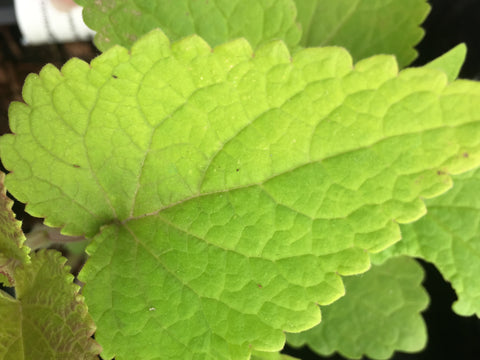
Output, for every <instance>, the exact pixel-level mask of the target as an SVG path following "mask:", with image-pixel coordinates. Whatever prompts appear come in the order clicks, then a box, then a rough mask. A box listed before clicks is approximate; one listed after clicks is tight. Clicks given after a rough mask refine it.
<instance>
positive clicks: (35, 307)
mask: <svg viewBox="0 0 480 360" xmlns="http://www.w3.org/2000/svg"><path fill="white" fill-rule="evenodd" d="M65 261H66V259H64V258H62V257H61V256H60V253H58V252H56V251H41V252H39V253H36V254H33V255H32V259H31V262H30V263H28V264H25V265H24V266H19V267H17V268H16V271H15V280H16V287H15V290H16V295H17V297H16V299H15V298H12V297H11V296H10V295H8V294H6V293H4V292H3V291H0V318H1V319H2V326H1V330H0V359H5V360H10V359H15V360H23V359H25V360H29V359H58V360H63V359H85V360H86V359H96V358H97V356H96V355H97V354H98V353H99V352H100V347H99V346H98V344H97V343H95V341H94V340H93V339H92V338H91V335H92V334H93V332H94V331H95V326H94V324H93V322H92V320H91V318H90V316H89V315H88V313H87V308H86V306H85V305H84V304H83V299H82V297H81V296H80V295H78V285H74V284H72V278H73V277H72V275H70V274H69V272H68V268H65V267H63V264H64V263H65Z"/></svg>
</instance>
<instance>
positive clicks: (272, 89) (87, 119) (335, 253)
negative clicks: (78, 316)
mask: <svg viewBox="0 0 480 360" xmlns="http://www.w3.org/2000/svg"><path fill="white" fill-rule="evenodd" d="M23 94H24V100H25V102H26V104H21V103H15V104H13V105H12V107H11V110H10V117H11V123H10V126H11V129H12V131H13V132H14V133H15V135H6V136H4V137H2V138H1V141H0V151H1V156H2V161H3V163H4V165H5V166H6V167H7V168H8V169H11V170H13V171H12V172H11V173H10V174H9V175H8V176H7V186H8V188H9V191H11V192H12V193H13V194H14V196H16V197H17V198H18V199H20V200H21V201H24V202H27V207H26V208H27V210H28V211H29V212H30V213H32V214H34V215H36V216H41V217H46V220H45V221H46V223H47V224H49V225H51V226H64V229H63V231H64V232H65V233H68V234H72V235H80V234H82V233H84V232H85V233H86V234H87V235H88V236H90V237H93V241H92V244H91V245H90V247H89V249H88V252H89V253H90V255H91V257H90V259H89V260H88V262H87V264H86V265H85V267H84V269H83V270H82V273H81V279H82V280H83V281H85V282H86V283H87V285H86V286H85V288H84V294H85V296H86V299H87V303H88V306H89V309H90V312H91V314H92V316H93V318H94V320H95V322H96V324H97V327H98V331H97V334H96V339H97V340H98V341H99V342H100V343H101V344H102V346H103V348H104V352H103V354H102V356H104V357H105V358H111V357H113V356H115V355H117V356H118V357H120V358H121V357H123V356H127V355H128V354H131V353H135V354H138V357H139V358H151V357H153V356H155V354H162V356H163V357H164V358H175V359H178V358H191V357H192V356H193V354H195V355H196V356H198V357H199V358H214V359H232V358H233V359H247V358H248V356H249V354H250V352H251V350H260V351H271V352H273V351H278V350H280V349H281V348H282V347H283V345H284V340H285V335H284V331H289V332H298V331H302V330H305V329H307V328H310V327H312V326H314V325H316V324H317V323H318V322H319V321H320V311H319V309H318V306H317V305H318V304H320V305H326V304H330V303H332V302H333V301H335V300H336V299H337V298H339V297H340V296H341V295H342V294H343V284H342V282H341V278H340V276H339V275H351V274H357V273H361V272H364V271H366V270H367V269H368V268H369V266H370V263H369V254H368V253H369V252H372V251H373V252H376V251H380V250H382V249H384V248H386V247H387V246H389V245H391V244H393V243H394V242H396V241H397V240H399V238H400V232H399V226H398V223H404V222H410V221H413V220H415V219H417V218H418V217H420V216H422V215H423V214H424V213H425V207H424V203H423V201H422V200H421V198H426V197H432V196H435V195H438V194H440V193H442V192H444V191H445V190H447V189H448V188H449V187H450V186H451V179H450V176H449V175H448V174H449V173H458V172H462V171H464V170H466V169H469V168H471V167H473V166H476V165H478V163H479V161H480V139H479V138H478V136H477V135H476V134H478V131H480V120H478V118H477V117H476V114H477V113H478V112H479V111H480V101H479V100H480V85H479V84H477V83H475V82H468V81H457V82H454V83H451V84H448V81H447V78H446V75H445V74H444V73H443V72H440V71H437V70H432V69H409V70H405V71H402V72H401V73H400V74H398V71H397V65H396V63H395V60H394V59H393V57H391V56H377V57H373V58H370V59H367V60H364V61H361V62H359V63H357V64H356V65H355V66H353V65H352V62H351V58H350V56H349V55H348V53H347V52H346V51H345V50H343V49H341V48H315V49H306V50H303V51H300V52H298V53H296V54H295V55H294V56H293V57H292V56H291V55H290V53H289V52H288V50H287V47H286V46H285V45H284V44H283V43H281V42H273V43H269V44H268V45H266V46H263V47H261V48H259V49H258V50H257V51H256V53H255V56H253V57H252V48H251V47H250V46H249V44H248V43H247V42H246V41H245V40H237V41H234V42H231V43H227V44H224V45H222V46H219V47H217V48H215V49H214V50H213V51H212V49H211V48H210V47H209V46H208V45H207V44H206V43H205V42H204V41H203V40H201V39H200V38H199V37H196V36H193V37H190V38H187V39H184V40H182V41H180V42H177V43H174V44H170V43H169V41H168V39H167V38H166V37H165V36H164V35H163V34H162V33H160V32H159V31H154V32H152V33H150V34H149V35H147V36H146V37H144V38H143V39H142V40H140V41H138V42H137V43H136V44H135V45H134V46H133V47H132V50H131V51H130V52H129V51H127V50H126V49H123V48H120V47H115V48H112V49H111V50H109V51H107V52H106V53H104V54H102V55H101V56H100V57H98V58H97V59H95V60H94V61H92V63H91V64H90V65H89V64H86V63H84V62H82V61H80V60H75V59H74V60H71V61H69V62H68V63H67V64H65V66H64V67H63V68H62V71H61V72H60V71H58V70H57V69H56V68H55V67H53V66H51V65H49V66H46V67H45V68H44V69H43V70H42V71H41V72H40V74H39V75H38V76H37V75H30V76H29V77H28V78H27V81H26V84H25V87H24V90H23ZM465 153H468V154H469V156H468V157H466V156H464V154H465ZM440 170H441V172H439V171H440ZM157 356H158V355H157Z"/></svg>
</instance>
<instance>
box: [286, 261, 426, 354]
mask: <svg viewBox="0 0 480 360" xmlns="http://www.w3.org/2000/svg"><path fill="white" fill-rule="evenodd" d="M422 279H423V270H422V268H421V266H420V265H419V264H418V263H417V262H416V261H415V260H413V259H409V258H406V257H398V258H394V259H390V260H389V261H388V262H386V263H384V264H383V265H380V266H374V267H373V268H372V269H371V270H370V271H369V272H367V273H366V274H364V275H357V276H351V277H347V278H344V282H345V291H346V295H345V296H344V297H343V298H341V299H340V300H338V301H337V302H335V303H333V304H332V305H329V306H327V307H324V308H323V311H322V314H323V319H322V322H321V323H320V324H319V325H317V326H316V327H314V328H313V329H310V330H308V331H305V332H302V333H299V334H289V335H288V342H289V343H290V344H292V345H294V346H301V345H304V344H307V345H308V346H309V347H310V348H312V349H313V350H315V351H316V352H318V353H319V354H322V355H330V354H332V353H333V352H335V351H338V352H339V353H341V354H342V355H344V356H346V357H348V358H352V359H360V358H361V357H362V356H363V355H366V356H368V357H369V358H372V359H388V358H390V357H391V356H392V354H393V352H394V351H395V350H397V351H405V352H414V351H419V350H421V349H422V348H423V347H424V346H425V344H426V340H427V332H426V329H425V324H424V322H423V319H422V317H421V315H420V311H422V310H424V309H425V308H426V306H427V304H428V296H427V294H426V292H425V290H424V289H423V287H422V286H421V284H420V283H421V282H422Z"/></svg>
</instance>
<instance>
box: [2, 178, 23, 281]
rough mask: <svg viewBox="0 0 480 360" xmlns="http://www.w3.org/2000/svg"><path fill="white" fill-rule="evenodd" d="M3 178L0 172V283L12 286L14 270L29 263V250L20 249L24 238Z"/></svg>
mask: <svg viewBox="0 0 480 360" xmlns="http://www.w3.org/2000/svg"><path fill="white" fill-rule="evenodd" d="M4 178H5V174H4V173H2V172H0V282H2V283H4V284H5V285H7V286H13V285H14V284H15V280H14V276H13V273H14V271H15V268H16V267H17V266H19V265H21V264H25V263H27V262H28V261H29V256H28V252H29V249H28V248H27V247H22V245H23V242H24V241H25V236H24V235H23V232H22V229H21V223H20V221H18V220H16V219H15V214H14V213H13V212H12V205H13V201H12V200H10V199H9V198H8V197H7V193H6V189H5V186H4V184H3V181H4Z"/></svg>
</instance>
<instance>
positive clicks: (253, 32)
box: [76, 0, 301, 50]
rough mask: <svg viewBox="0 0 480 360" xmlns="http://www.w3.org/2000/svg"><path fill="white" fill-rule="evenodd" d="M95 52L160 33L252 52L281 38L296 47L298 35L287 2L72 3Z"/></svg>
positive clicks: (160, 0) (83, 0)
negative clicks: (236, 44)
mask: <svg viewBox="0 0 480 360" xmlns="http://www.w3.org/2000/svg"><path fill="white" fill-rule="evenodd" d="M76 1H77V3H78V4H80V5H82V6H83V7H84V11H83V17H84V20H85V22H86V24H87V25H88V26H89V27H90V28H92V29H93V30H95V31H97V35H96V36H95V44H96V45H97V46H98V48H99V49H100V50H107V49H109V48H110V47H112V46H113V45H122V46H125V47H130V46H131V45H132V44H133V43H134V42H135V40H136V39H137V38H139V37H141V36H143V35H145V34H146V33H148V32H149V31H151V30H153V29H156V28H160V29H162V31H163V32H165V34H166V35H167V36H168V37H169V38H170V39H172V40H178V39H181V38H183V37H186V36H189V35H193V34H197V35H199V36H201V37H202V38H204V39H205V40H206V41H207V42H208V43H209V44H210V45H211V46H216V45H219V44H222V43H224V42H226V41H228V40H232V39H236V38H240V37H245V38H246V39H247V40H248V41H249V42H250V43H251V44H252V45H253V46H254V47H256V46H257V45H259V44H261V43H264V42H267V41H269V40H275V39H282V40H284V41H285V42H286V43H287V44H288V45H289V46H292V47H293V46H296V45H297V44H298V42H299V41H300V37H301V33H300V29H299V28H298V25H297V24H296V22H295V18H296V14H297V12H296V8H295V4H294V2H293V0H215V1H209V0H175V1H165V0H117V1H98V0H76Z"/></svg>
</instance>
